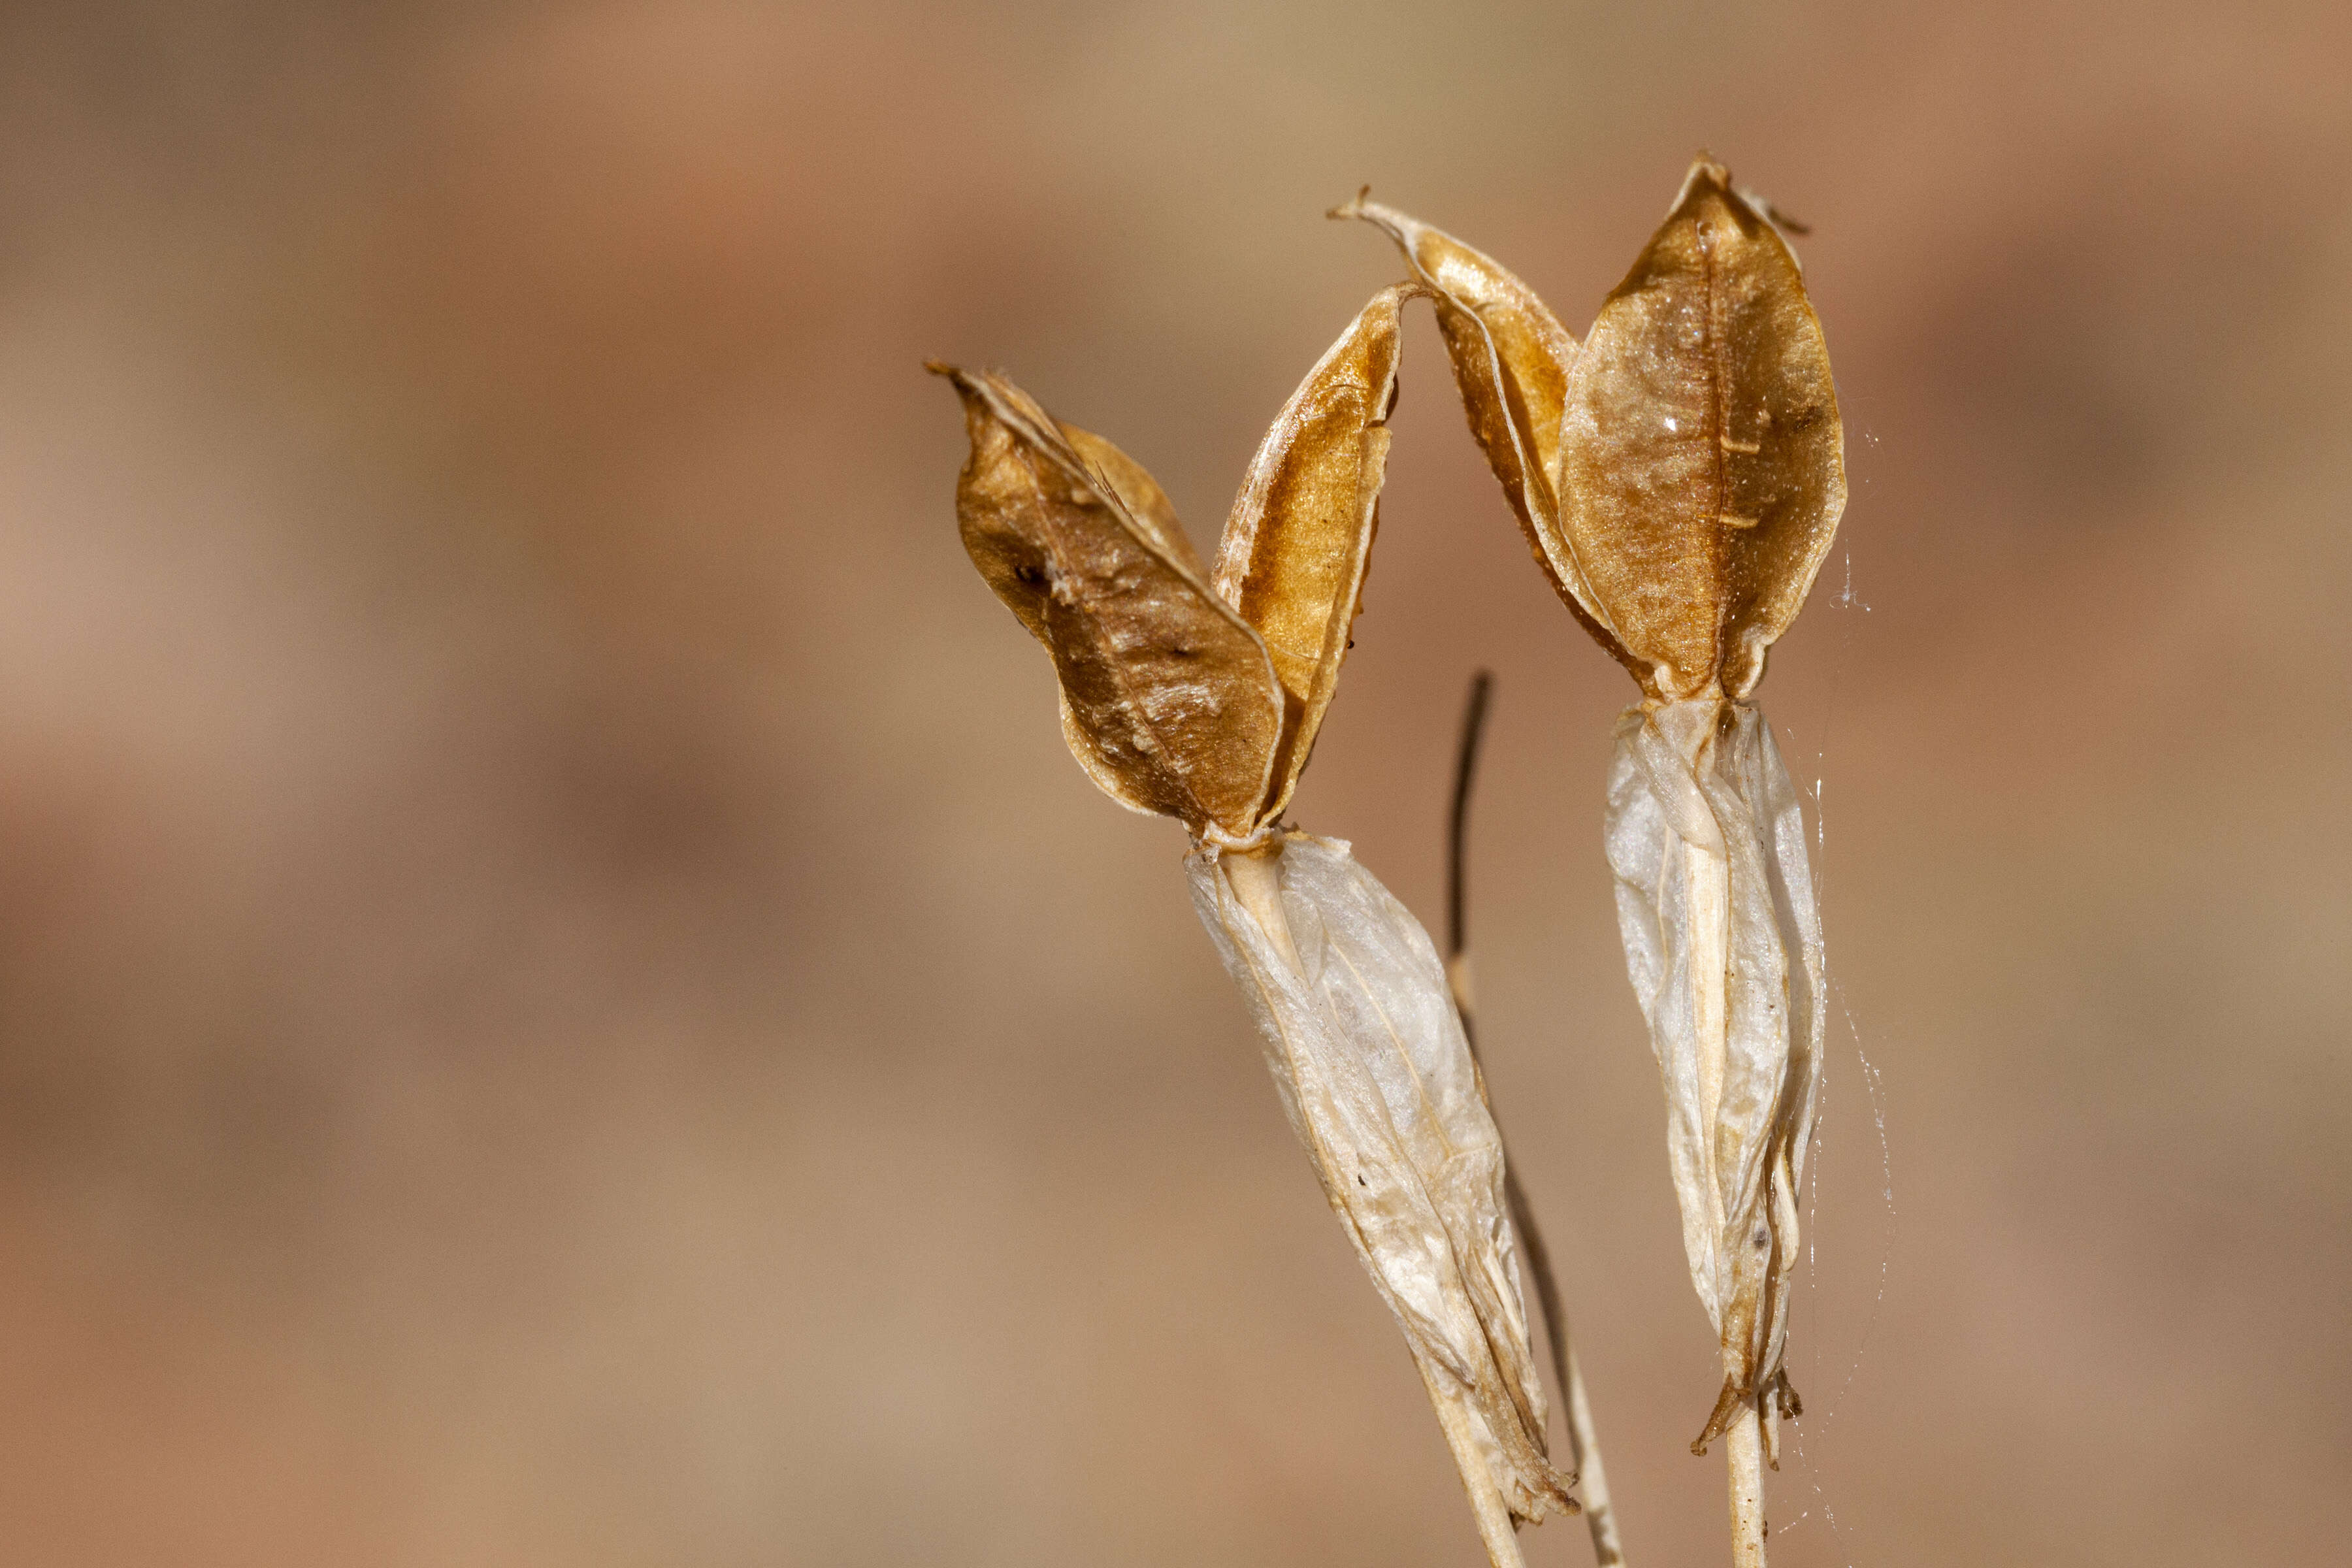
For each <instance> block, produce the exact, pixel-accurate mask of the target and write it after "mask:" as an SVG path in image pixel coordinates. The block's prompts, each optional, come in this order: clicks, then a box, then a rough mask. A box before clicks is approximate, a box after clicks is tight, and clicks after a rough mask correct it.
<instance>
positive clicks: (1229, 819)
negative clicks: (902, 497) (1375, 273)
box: [930, 285, 1418, 843]
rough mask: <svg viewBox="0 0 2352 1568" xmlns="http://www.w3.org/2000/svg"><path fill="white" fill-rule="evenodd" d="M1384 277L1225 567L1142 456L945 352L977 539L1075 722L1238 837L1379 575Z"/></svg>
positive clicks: (1312, 383)
mask: <svg viewBox="0 0 2352 1568" xmlns="http://www.w3.org/2000/svg"><path fill="white" fill-rule="evenodd" d="M1417 291H1418V289H1417V287H1416V286H1413V285H1405V286H1402V287H1400V288H1394V289H1382V290H1381V292H1380V293H1378V294H1376V295H1374V296H1373V297H1372V300H1371V301H1370V303H1369V304H1367V305H1366V306H1365V307H1364V309H1363V310H1362V311H1361V312H1360V314H1359V315H1358V316H1357V317H1356V319H1355V321H1352V322H1350V323H1349V327H1348V330H1347V331H1344V332H1342V333H1341V334H1340V335H1339V342H1335V343H1333V344H1332V345H1331V348H1330V350H1329V351H1328V353H1325V354H1324V356H1323V357H1322V359H1321V360H1320V361H1318V363H1317V364H1316V365H1315V368H1314V369H1313V370H1311V371H1309V372H1308V373H1307V378H1306V380H1305V381H1303V382H1301V383H1300V384H1299V386H1298V390H1297V392H1295V393H1293V394H1292V395H1291V398H1290V401H1289V403H1288V404H1287V405H1285V406H1284V408H1283V411H1282V414H1281V416H1279V417H1278V418H1276V421H1275V423H1274V426H1273V428H1272V429H1271V430H1269V431H1268V432H1267V433H1266V437H1265V441H1264V442H1262V443H1261V444H1260V445H1259V447H1258V450H1257V455H1256V457H1255V458H1254V459H1253V460H1252V461H1251V464H1250V469H1249V477H1248V479H1246V480H1245V481H1244V484H1243V487H1242V493H1241V496H1240V499H1239V500H1236V501H1235V502H1234V511H1233V516H1232V518H1231V519H1230V520H1229V521H1227V523H1226V527H1225V534H1224V539H1223V544H1222V546H1221V548H1220V550H1219V552H1218V559H1217V567H1216V576H1215V579H1214V581H1213V583H1212V582H1211V581H1210V580H1209V579H1207V578H1206V577H1205V576H1204V575H1203V574H1202V570H1201V563H1200V561H1199V559H1198V558H1197V557H1196V556H1195V555H1194V554H1193V552H1192V543H1191V542H1190V541H1188V540H1187V539H1186V538H1185V536H1184V529H1183V526H1182V524H1181V523H1179V522H1178V521H1177V520H1176V511H1175V509H1174V508H1173V507H1171V506H1170V505H1169V503H1168V498H1167V496H1166V495H1165V494H1163V493H1162V492H1161V490H1160V486H1159V484H1158V483H1157V482H1156V481H1154V480H1153V479H1152V477H1151V475H1150V473H1148V472H1147V471H1146V470H1145V469H1144V468H1143V465H1142V464H1140V463H1138V462H1137V461H1135V459H1134V458H1129V456H1128V455H1127V454H1126V453H1124V452H1122V451H1120V450H1119V449H1118V447H1115V446H1113V445H1112V444H1111V443H1110V442H1108V441H1107V440H1105V439H1104V438H1103V437H1099V436H1096V435H1093V434H1090V433H1089V432H1087V431H1085V430H1081V429H1079V428H1077V427H1076V426H1072V425H1065V424H1062V423H1060V422H1059V421H1057V420H1055V418H1054V417H1053V416H1051V415H1048V414H1047V413H1046V412H1045V409H1044V408H1042V407H1040V406H1039V405H1038V404H1037V403H1036V401H1035V400H1034V398H1032V397H1030V396H1029V395H1028V394H1026V393H1024V392H1023V391H1022V390H1021V389H1020V388H1019V387H1017V386H1015V385H1013V383H1012V382H1011V381H1010V380H1009V379H1007V378H1006V377H1004V376H1003V375H1000V374H996V373H994V372H992V371H977V372H975V371H967V370H962V369H959V368H958V367H956V366H953V365H946V364H933V365H932V366H931V367H930V368H931V369H932V370H934V371H936V372H937V373H939V374H941V375H944V376H946V377H947V378H948V379H949V380H950V381H951V382H952V383H954V384H955V389H956V391H957V393H958V394H959V395H961V397H962V399H963V405H964V418H965V425H966V426H967V429H968V430H969V433H970V435H971V458H969V459H968V460H967V461H966V462H965V464H964V467H963V471H962V473H961V476H960V477H959V479H958V482H957V485H956V514H957V518H958V521H960V523H961V528H962V532H963V542H964V548H965V550H966V551H967V552H969V553H970V554H971V560H972V564H973V565H975V566H977V567H978V568H979V569H980V574H981V576H982V578H984V579H986V581H987V583H988V585H989V586H990V587H991V588H992V589H994V590H995V592H996V596H997V597H998V598H1000V599H1002V600H1003V601H1004V603H1005V605H1007V606H1008V607H1009V608H1010V609H1011V610H1012V611H1013V615H1014V616H1018V617H1019V618H1020V621H1021V624H1022V625H1023V626H1026V627H1028V628H1029V631H1030V633H1031V634H1032V635H1033V636H1034V637H1036V638H1037V640H1038V641H1040V642H1042V643H1044V644H1045V647H1046V650H1047V651H1048V652H1049V653H1051V654H1052V655H1053V658H1054V668H1055V674H1056V675H1058V676H1059V677H1060V679H1061V689H1062V732H1063V735H1064V737H1065V738H1066V740H1067V741H1068V742H1069V746H1070V751H1071V753H1072V754H1073V755H1075V756H1076V758H1077V759H1078V762H1079V763H1080V765H1081V766H1083V767H1084V768H1085V769H1086V770H1087V773H1088V774H1089V775H1091V776H1092V777H1093V779H1094V781H1095V782H1096V783H1097V784H1099V785H1101V786H1102V788H1103V790H1104V792H1105V793H1106V794H1108V795H1110V796H1111V797H1112V798H1113V799H1115V800H1117V801H1118V802H1119V803H1120V804H1122V805H1127V806H1129V807H1130V808H1132V809H1134V810H1137V811H1145V812H1157V813H1160V814H1162V815H1165V816H1174V817H1177V818H1180V819H1181V820H1182V821H1183V823H1184V824H1185V825H1186V826H1188V827H1190V828H1191V829H1192V833H1193V835H1194V837H1205V838H1210V839H1213V840H1223V841H1225V842H1229V843H1230V842H1236V841H1244V840H1247V839H1249V838H1251V837H1254V836H1255V835H1256V834H1257V833H1258V832H1259V830H1260V829H1261V828H1263V827H1264V826H1265V825H1266V824H1267V823H1270V822H1272V821H1273V820H1274V819H1275V818H1276V817H1277V816H1280V815H1281V813H1282V810H1283V807H1284V806H1285V805H1286V804H1287V803H1288V801H1289V799H1290V792H1291V790H1292V788H1293V787H1294V786H1295V785H1296V784H1297V780H1298V774H1299V771H1300V770H1301V769H1302V768H1304V767H1305V766H1306V765H1307V755H1308V753H1309V752H1311V751H1312V749H1313V747H1314V742H1315V732H1316V730H1317V727H1318V725H1320V724H1321V722H1322V719H1323V713H1324V710H1326V709H1327V708H1328V707H1329V706H1330V702H1331V696H1332V692H1333V691H1334V689H1336V688H1337V686H1338V684H1339V665H1340V662H1341V661H1342V660H1343V659H1345V658H1346V657H1347V653H1348V631H1349V626H1350V625H1351V624H1352V623H1353V622H1354V620H1355V616H1356V612H1357V610H1358V609H1359V607H1360V603H1361V599H1362V594H1363V583H1364V573H1365V570H1366V568H1367V566H1368V565H1369V563H1370V557H1371V548H1372V535H1373V532H1374V531H1375V529H1376V528H1377V527H1378V522H1379V505H1380V493H1381V476H1382V474H1383V472H1384V468H1385V463H1386V459H1387V457H1388V449H1389V432H1388V428H1387V420H1388V416H1389V411H1390V410H1391V407H1393V406H1394V405H1395V402H1396V386H1397V384H1396V373H1397V311H1398V308H1399V305H1400V303H1401V302H1402V300H1404V299H1405V298H1406V297H1407V296H1409V295H1411V294H1412V293H1415V292H1417Z"/></svg>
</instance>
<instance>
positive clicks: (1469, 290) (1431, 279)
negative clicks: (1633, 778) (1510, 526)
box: [1329, 190, 1641, 675]
mask: <svg viewBox="0 0 2352 1568" xmlns="http://www.w3.org/2000/svg"><path fill="white" fill-rule="evenodd" d="M1367 195H1370V192H1369V190H1367V191H1360V192H1358V193H1357V195H1356V199H1355V200H1353V201H1351V202H1349V203H1346V204H1345V205H1340V206H1337V207H1334V208H1332V209H1331V212H1330V214H1329V216H1332V217H1335V218H1347V217H1353V218H1361V219H1363V220H1364V221H1365V222H1367V223H1369V224H1370V225H1372V226H1374V227H1376V228H1378V229H1380V230H1381V232H1382V233H1383V234H1385V235H1387V236H1388V237H1390V238H1391V239H1392V240H1394V241H1395V242H1396V246H1397V248H1398V249H1399V250H1400V251H1402V253H1403V255H1404V258H1405V260H1406V261H1407V262H1409V263H1410V264H1411V265H1412V270H1413V276H1414V278H1415V279H1418V280H1419V281H1420V282H1421V284H1422V285H1423V287H1424V288H1426V289H1428V290H1429V291H1430V299H1431V300H1432V302H1433V304H1434V305H1435V306H1436V309H1437V327H1438V331H1440V332H1441V333H1443V334H1444V339H1445V352H1446V357H1447V358H1448V359H1449V360H1450V361H1451V362H1452V363H1453V366H1454V385H1455V386H1456V387H1457V388H1458V389H1459V390H1460V391H1461V394H1462V408H1463V412H1464V413H1465V414H1466V415H1467V416H1469V419H1470V434H1471V435H1472V436H1473V437H1476V439H1477V442H1478V447H1479V449H1480V450H1481V451H1483V452H1484V453H1486V465H1487V467H1489V468H1492V469H1494V471H1495V478H1496V479H1497V480H1499V481H1501V483H1502V486H1503V494H1504V496H1505V497H1506V498H1507V500H1509V501H1510V503H1511V510H1512V512H1513V513H1514V514H1516V515H1517V518H1518V520H1519V526H1520V528H1521V529H1522V530H1524V531H1525V532H1526V533H1527V536H1528V549H1529V550H1530V551H1532V552H1533V553H1534V555H1535V558H1536V564H1537V565H1538V566H1540V567H1542V568H1543V572H1544V575H1545V576H1546V577H1547V578H1549V580H1550V582H1551V585H1552V590H1553V592H1555V593H1557V594H1558V595H1559V596H1560V601H1561V602H1562V603H1563V604H1565V605H1568V607H1569V609H1570V612H1571V613H1572V614H1573V615H1574V616H1576V618H1577V620H1578V621H1579V622H1580V624H1581V625H1582V626H1584V629H1585V630H1586V631H1588V632H1590V633H1591V634H1592V637H1593V638H1594V639H1595V640H1596V641H1598V642H1599V643H1600V644H1601V647H1605V648H1607V649H1609V650H1610V652H1612V654H1614V655H1616V657H1617V658H1619V659H1621V660H1622V661H1623V662H1624V663H1625V665H1626V667H1627V668H1631V669H1633V670H1634V672H1635V673H1636V674H1637V675H1638V674H1639V673H1641V668H1640V667H1639V666H1638V665H1636V664H1635V663H1634V662H1633V656H1632V655H1631V654H1629V653H1627V652H1626V651H1625V649H1624V647H1623V645H1622V644H1621V643H1620V642H1619V641H1618V640H1617V637H1616V636H1615V634H1614V633H1613V632H1612V631H1611V630H1610V628H1609V626H1607V625H1606V623H1605V621H1604V619H1603V616H1604V615H1605V611H1603V609H1602V608H1601V602H1600V600H1599V598H1598V597H1597V596H1596V595H1594V593H1593V591H1592V587H1591V584H1590V583H1589V582H1588V581H1587V580H1586V577H1585V572H1584V568H1583V565H1582V563H1580V562H1579V561H1578V560H1577V558H1576V552H1575V551H1574V549H1573V548H1572V547H1571V545H1570V542H1569V540H1568V538H1567V536H1566V535H1564V534H1563V533H1562V532H1561V531H1560V527H1559V500H1558V499H1557V497H1556V496H1555V495H1554V493H1553V488H1552V487H1553V472H1554V469H1555V468H1556V466H1557V464H1558V462H1559V423H1560V413H1561V410H1562V409H1563V407H1564V406H1565V405H1566V399H1567V395H1568V378H1569V373H1570V369H1571V368H1572V367H1573V366H1574V364H1575V363H1576V359H1577V352H1578V351H1577V346H1576V339H1575V338H1574V337H1572V336H1570V333H1569V331H1568V329H1567V328H1565V327H1563V326H1561V325H1560V324H1559V318H1557V317H1555V316H1554V315H1553V314H1552V313H1551V311H1550V310H1549V309H1548V308H1546V306H1545V305H1544V302H1543V301H1542V300H1538V298H1536V294H1535V290H1533V289H1529V288H1528V286H1527V285H1526V284H1525V283H1522V282H1521V281H1519V279H1517V278H1516V277H1514V276H1513V275H1512V274H1511V273H1510V272H1509V271H1507V269H1505V268H1504V267H1503V266H1502V265H1501V264H1500V263H1498V262H1496V260H1495V259H1494V258H1491V257H1488V256H1486V255H1485V254H1483V253H1481V252H1479V251H1476V250H1474V249H1472V248H1471V247H1469V246H1467V245H1465V244H1463V243H1462V242H1461V241H1460V240H1458V239H1456V238H1454V237H1453V236H1452V235H1450V234H1447V233H1445V232H1444V230H1442V229H1437V228H1433V227H1431V226H1429V225H1428V224H1425V223H1423V222H1421V221H1420V220H1419V219H1417V218H1413V217H1410V216H1406V215H1405V214H1403V213H1401V212H1399V211H1397V210H1396V209H1395V208H1394V207H1391V206H1384V205H1381V203H1379V202H1374V201H1368V200H1366V199H1365V198H1366V196H1367Z"/></svg>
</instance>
